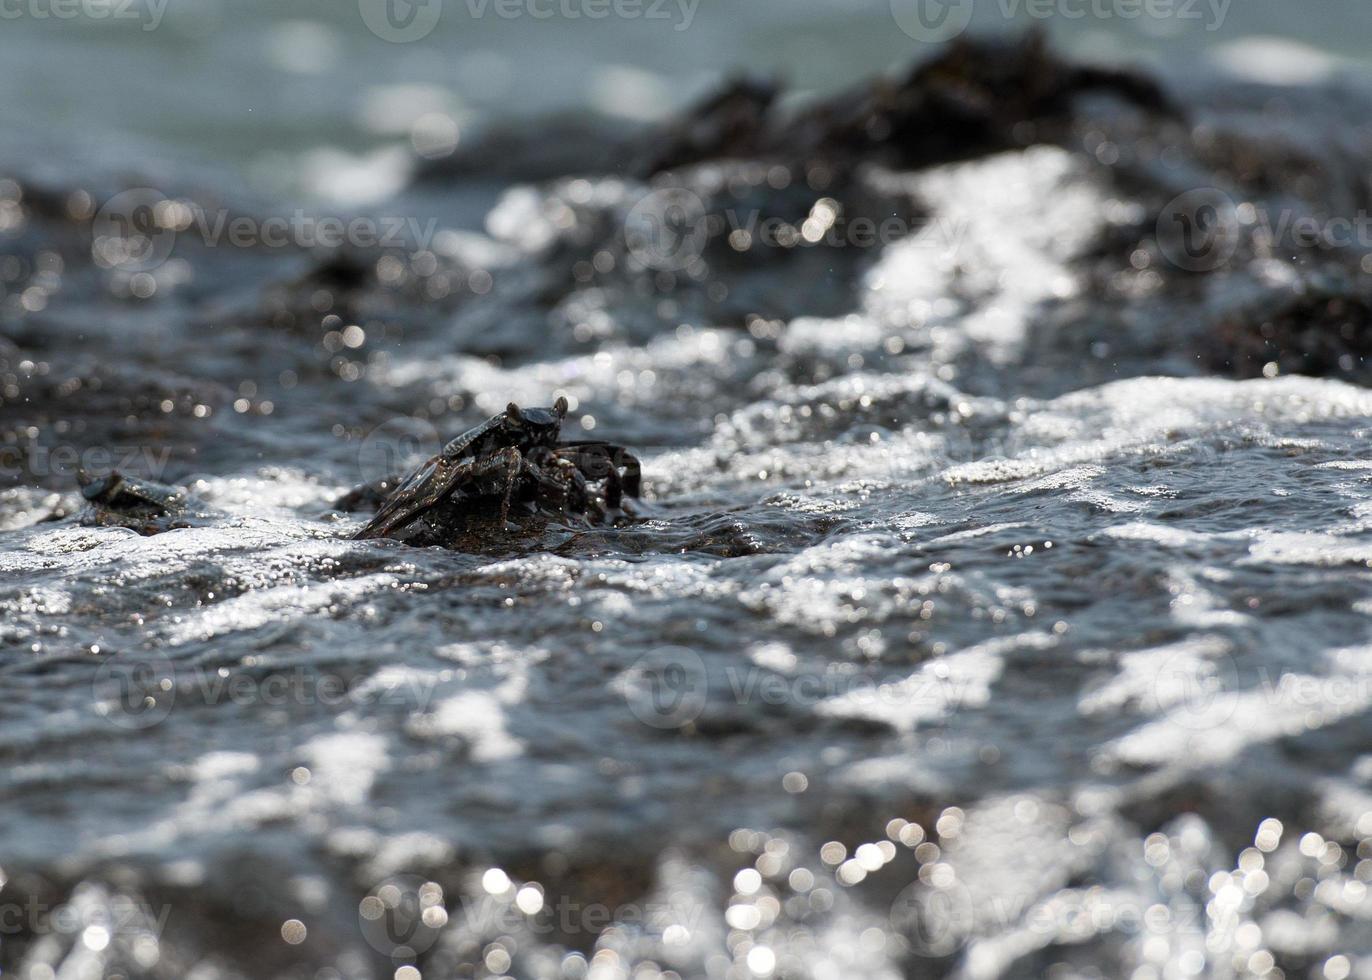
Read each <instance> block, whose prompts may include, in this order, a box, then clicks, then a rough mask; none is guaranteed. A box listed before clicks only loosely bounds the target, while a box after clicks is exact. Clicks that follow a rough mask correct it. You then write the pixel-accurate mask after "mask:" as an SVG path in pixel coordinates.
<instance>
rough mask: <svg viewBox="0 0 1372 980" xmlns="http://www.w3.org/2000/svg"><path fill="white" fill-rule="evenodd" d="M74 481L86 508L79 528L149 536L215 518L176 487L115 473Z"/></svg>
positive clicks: (84, 476) (82, 472) (81, 473)
mask: <svg viewBox="0 0 1372 980" xmlns="http://www.w3.org/2000/svg"><path fill="white" fill-rule="evenodd" d="M76 480H77V482H78V483H79V484H80V485H81V496H83V497H85V498H86V500H87V502H88V503H89V505H90V506H89V507H88V508H87V509H86V511H85V512H84V513H83V514H82V515H81V523H82V524H87V525H95V526H98V527H127V528H130V529H132V530H134V531H137V532H138V533H139V534H142V535H151V534H159V533H161V532H162V531H170V530H173V529H174V528H181V527H196V526H200V525H204V524H207V523H209V522H210V521H212V520H213V519H214V518H215V517H216V516H217V515H216V514H215V512H214V511H213V510H212V509H211V508H210V507H208V506H207V505H205V504H204V503H202V502H201V501H200V500H198V499H197V498H195V497H193V496H191V495H190V494H189V493H188V492H187V491H186V490H184V489H182V488H180V487H169V486H167V485H166V484H163V483H154V482H153V481H151V480H139V479H135V478H133V477H129V476H125V475H124V474H122V473H120V472H119V471H118V470H111V471H110V472H109V473H108V474H106V475H105V476H92V475H91V474H90V473H88V472H86V471H85V470H79V471H77V474H76Z"/></svg>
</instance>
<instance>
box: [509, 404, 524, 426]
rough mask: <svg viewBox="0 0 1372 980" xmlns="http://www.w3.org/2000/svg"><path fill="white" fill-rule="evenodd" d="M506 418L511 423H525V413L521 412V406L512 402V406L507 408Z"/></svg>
mask: <svg viewBox="0 0 1372 980" xmlns="http://www.w3.org/2000/svg"><path fill="white" fill-rule="evenodd" d="M505 417H506V418H508V419H509V420H510V421H511V422H523V421H524V413H523V412H521V411H520V410H519V406H518V405H516V404H515V403H514V402H510V404H508V405H506V406H505Z"/></svg>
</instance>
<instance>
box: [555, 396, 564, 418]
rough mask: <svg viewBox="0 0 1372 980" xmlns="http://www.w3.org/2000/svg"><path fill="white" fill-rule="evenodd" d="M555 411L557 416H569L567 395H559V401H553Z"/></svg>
mask: <svg viewBox="0 0 1372 980" xmlns="http://www.w3.org/2000/svg"><path fill="white" fill-rule="evenodd" d="M553 411H554V412H556V413H557V417H558V418H560V419H565V418H566V417H567V397H566V396H565V395H558V396H557V401H555V402H553Z"/></svg>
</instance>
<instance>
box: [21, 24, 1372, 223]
mask: <svg viewBox="0 0 1372 980" xmlns="http://www.w3.org/2000/svg"><path fill="white" fill-rule="evenodd" d="M62 2H64V0H58V4H59V6H58V7H57V8H53V7H52V6H51V3H50V0H8V2H7V3H6V5H5V6H4V9H3V10H2V11H0V90H3V91H4V92H5V93H7V94H6V96H5V97H4V98H0V125H3V126H4V128H5V132H6V134H7V139H6V143H7V144H8V148H7V150H5V151H3V152H5V153H8V154H11V155H18V156H19V157H20V158H21V159H24V160H25V161H26V162H29V163H31V161H32V160H33V158H34V156H35V153H34V152H33V151H34V149H35V144H36V146H37V147H38V148H41V149H42V150H43V151H44V152H48V151H51V152H52V153H54V154H55V155H57V156H64V155H66V156H69V155H73V154H80V155H86V156H89V157H91V158H93V159H94V160H99V161H103V162H104V163H105V164H106V165H107V166H117V165H119V163H121V162H122V161H125V160H127V159H132V160H134V161H138V162H139V163H140V164H141V165H144V166H146V165H147V162H148V161H149V160H150V159H178V158H179V159H180V160H182V161H184V160H185V158H191V159H197V160H199V161H200V162H202V163H203V164H204V165H206V166H208V167H210V168H211V169H220V168H222V169H224V170H227V171H230V172H232V173H234V174H237V175H239V176H241V177H242V178H243V179H244V180H245V181H247V182H248V183H249V184H250V185H251V186H252V187H253V188H254V189H256V190H258V191H262V192H267V193H277V192H281V193H288V194H290V195H291V197H292V199H298V195H299V194H300V193H302V192H303V193H304V194H306V195H309V196H312V197H316V198H322V199H328V198H334V199H354V201H356V202H357V203H360V199H364V198H368V197H370V198H373V199H376V198H380V197H384V196H386V195H387V194H389V193H390V192H391V191H393V190H395V189H396V187H397V186H398V185H399V184H401V183H403V176H402V175H399V174H396V173H394V172H393V171H394V167H395V166H398V161H399V160H401V159H403V157H404V154H401V155H400V156H397V155H395V154H394V153H388V151H391V150H393V149H394V148H397V147H399V148H400V149H402V150H404V151H406V152H408V150H409V146H408V144H410V143H411V140H412V139H413V138H414V137H415V135H416V125H417V124H419V125H418V132H419V138H420V140H421V141H423V140H424V139H425V138H426V137H427V138H428V139H429V140H430V142H432V141H434V140H437V141H438V143H439V144H440V146H441V145H442V143H443V141H444V140H446V139H449V138H450V137H449V130H448V128H447V125H446V124H445V123H443V122H442V119H443V118H444V117H446V118H447V119H449V120H451V121H452V124H453V127H454V128H453V130H452V131H451V132H452V138H456V139H458V140H460V139H461V138H462V136H463V135H464V134H466V133H469V132H471V131H473V129H474V128H475V127H480V126H483V125H486V124H489V123H490V122H491V121H492V120H504V121H509V120H512V119H518V118H519V117H541V116H544V115H546V114H549V113H554V112H558V111H566V110H589V111H595V112H598V113H602V114H605V115H609V116H614V117H627V118H630V119H652V118H657V117H660V116H661V115H663V114H664V113H665V112H667V111H669V110H670V109H672V108H674V107H679V106H680V105H682V104H683V103H685V102H687V101H689V100H691V99H692V98H694V97H697V96H699V95H701V94H702V93H704V92H707V91H709V90H710V89H711V86H712V85H714V84H716V83H717V82H718V81H719V80H720V79H721V78H722V77H724V76H727V75H729V74H733V73H738V72H748V73H752V74H758V75H774V76H777V77H780V78H782V79H784V80H786V81H787V83H788V84H789V85H790V86H792V87H793V89H794V90H797V91H800V92H805V91H812V92H826V91H831V90H833V89H835V88H838V87H841V86H844V85H847V84H851V83H855V82H857V81H858V80H860V79H863V78H866V77H868V76H870V75H872V74H873V73H875V72H878V71H880V70H882V69H886V68H891V67H895V66H899V65H903V64H906V63H908V62H910V61H911V60H912V59H917V58H921V57H926V56H928V55H929V54H930V53H932V52H933V50H935V48H936V45H933V44H929V43H925V42H924V41H923V40H919V39H916V38H913V37H911V36H910V35H909V34H908V33H906V32H905V31H902V30H901V29H900V27H899V23H900V21H901V20H904V21H905V22H906V23H911V21H910V20H909V18H910V17H911V16H913V15H914V14H915V13H919V12H924V13H925V15H926V18H927V19H928V20H930V21H931V22H935V23H936V22H938V20H939V18H940V17H941V16H942V15H943V13H945V12H949V11H944V10H941V9H940V7H941V6H942V4H943V2H944V0H635V2H634V3H632V4H631V5H629V6H627V7H615V6H612V7H610V10H611V13H610V15H609V16H606V17H604V18H603V19H592V18H591V16H589V14H590V13H592V12H594V10H595V7H594V4H595V3H596V2H597V0H590V5H587V3H586V2H585V0H516V2H515V3H513V4H511V3H510V0H504V3H501V2H500V0H444V2H442V3H439V0H427V2H423V0H421V2H420V3H419V4H416V5H414V6H413V7H412V6H411V4H410V3H409V0H232V2H229V0H80V2H79V3H75V5H74V6H68V7H67V8H66V10H67V11H68V12H69V11H71V10H75V11H77V15H76V16H63V17H59V16H56V15H55V14H54V13H53V12H52V11H53V10H54V9H62V8H61V3H62ZM68 2H70V0H68ZM387 2H396V3H398V4H399V5H400V6H399V7H398V8H397V9H396V11H395V12H394V16H396V17H397V18H398V19H400V20H402V21H403V20H404V19H405V18H406V17H407V16H411V15H413V17H414V18H415V20H414V22H415V23H417V24H418V25H419V29H423V27H424V18H428V17H432V16H434V15H435V13H436V14H437V22H436V23H434V24H433V25H432V27H431V28H430V29H428V31H427V33H426V34H425V36H424V37H423V38H422V39H421V40H419V41H417V42H413V43H406V42H394V41H390V40H386V39H383V38H381V37H379V36H378V35H377V33H375V32H373V31H372V30H370V29H369V28H368V25H367V20H366V17H364V13H365V14H366V15H368V16H370V17H372V18H373V20H375V19H376V18H378V17H383V16H385V13H386V11H385V4H386V3H387ZM607 6H608V4H607ZM563 7H566V8H567V10H569V11H570V12H571V14H572V15H571V16H567V15H564V13H563V12H562V11H563ZM616 9H618V10H627V11H629V12H630V13H632V12H633V11H634V10H638V11H640V13H639V14H638V15H636V16H618V15H615V14H614V12H613V11H614V10H616ZM962 11H967V12H968V13H970V25H969V30H970V31H971V32H973V33H975V34H989V33H994V32H1015V31H1023V30H1025V29H1028V28H1031V27H1041V28H1042V29H1044V30H1046V31H1047V32H1048V33H1049V35H1050V36H1051V37H1052V38H1053V40H1054V41H1055V42H1056V44H1057V46H1058V48H1059V49H1060V50H1062V51H1065V52H1067V53H1070V54H1073V55H1076V56H1079V57H1084V58H1089V59H1093V60H1101V61H1109V62H1128V63H1152V64H1156V65H1159V66H1161V70H1162V71H1163V73H1164V74H1165V75H1166V76H1167V77H1168V78H1170V79H1172V80H1176V79H1178V78H1181V79H1184V78H1187V77H1189V76H1191V75H1200V74H1204V73H1209V72H1213V71H1215V70H1224V71H1230V72H1234V73H1237V74H1240V75H1243V76H1245V77H1248V78H1254V79H1267V80H1272V81H1276V82H1282V83H1288V84H1289V83H1300V82H1303V81H1308V80H1313V79H1317V78H1324V77H1327V76H1329V75H1331V74H1337V73H1340V72H1356V71H1357V70H1358V69H1360V68H1361V67H1362V66H1363V65H1365V64H1366V62H1367V61H1368V59H1369V58H1370V57H1372V54H1370V53H1369V49H1368V47H1367V45H1366V43H1365V42H1366V39H1367V38H1368V37H1372V5H1369V4H1367V3H1365V2H1361V0H1319V2H1316V3H1313V4H1301V3H1291V2H1289V0H1241V2H1236V0H1052V2H1045V0H960V4H959V3H958V2H957V0H954V2H953V3H952V4H951V11H950V12H951V13H952V14H953V16H954V19H955V20H956V18H957V17H958V16H959V14H960V13H961V12H962ZM549 13H551V14H552V16H541V15H545V14H549ZM1044 14H1048V16H1044ZM388 164H390V165H392V166H389V167H388ZM85 169H88V168H85Z"/></svg>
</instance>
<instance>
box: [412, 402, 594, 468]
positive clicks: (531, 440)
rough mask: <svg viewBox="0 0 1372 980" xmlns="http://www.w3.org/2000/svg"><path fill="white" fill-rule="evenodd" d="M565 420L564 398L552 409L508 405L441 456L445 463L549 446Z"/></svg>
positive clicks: (554, 404)
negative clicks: (505, 450)
mask: <svg viewBox="0 0 1372 980" xmlns="http://www.w3.org/2000/svg"><path fill="white" fill-rule="evenodd" d="M566 416H567V399H565V398H559V399H558V400H557V401H556V402H554V403H553V407H552V408H525V409H521V408H520V407H519V406H518V405H516V404H515V403H514V402H510V404H509V405H507V406H506V407H505V411H503V412H501V413H500V414H499V415H492V416H491V417H490V418H489V419H487V420H486V421H485V422H482V423H481V424H480V425H478V426H476V427H475V428H472V429H468V430H467V431H466V432H464V433H462V435H460V436H458V437H457V438H456V439H454V440H453V441H452V442H450V443H448V444H447V445H446V446H444V447H443V452H442V454H441V455H442V456H443V458H444V459H448V460H460V459H469V458H476V457H479V456H488V455H490V454H491V453H494V452H497V451H499V450H501V449H507V448H509V447H510V446H514V447H515V448H517V449H524V448H526V447H527V448H532V447H534V446H551V445H553V444H554V443H555V442H557V439H558V436H559V435H560V434H561V433H562V420H563V419H564V418H566ZM406 482H408V481H406Z"/></svg>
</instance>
